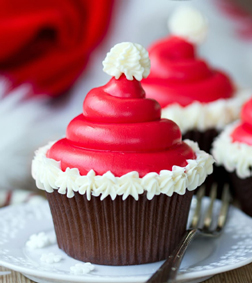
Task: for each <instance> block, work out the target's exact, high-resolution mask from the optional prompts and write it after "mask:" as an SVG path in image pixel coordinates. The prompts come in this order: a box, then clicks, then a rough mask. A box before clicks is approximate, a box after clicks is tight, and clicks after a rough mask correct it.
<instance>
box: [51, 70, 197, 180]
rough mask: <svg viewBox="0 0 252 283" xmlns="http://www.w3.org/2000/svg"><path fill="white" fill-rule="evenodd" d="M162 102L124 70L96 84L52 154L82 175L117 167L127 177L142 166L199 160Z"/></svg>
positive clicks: (141, 172) (146, 168)
mask: <svg viewBox="0 0 252 283" xmlns="http://www.w3.org/2000/svg"><path fill="white" fill-rule="evenodd" d="M160 113H161V108H160V105H159V104H158V103H157V101H155V100H153V99H147V98H145V92H144V90H143V88H142V86H141V84H140V82H139V81H137V80H135V79H134V80H132V81H129V80H127V79H126V77H125V76H124V75H122V76H121V77H120V78H119V79H118V80H116V79H115V78H112V79H111V80H110V81H109V82H108V83H107V84H106V85H104V86H102V87H98V88H95V89H92V90H91V91H90V92H89V93H88V94H87V96H86V98H85V100H84V104H83V113H82V114H80V115H79V116H77V117H75V118H74V119H73V120H72V121H71V122H70V123H69V125H68V128H67V135H66V138H64V139H61V140H59V141H58V142H56V143H55V144H54V145H53V146H52V147H51V149H50V150H49V151H48V152H47V157H49V158H53V159H55V160H57V161H61V168H62V170H65V169H66V168H67V167H70V168H78V169H79V171H80V174H81V175H86V174H87V173H88V172H89V171H90V170H91V169H93V170H94V171H95V172H96V173H97V174H99V175H102V174H104V173H106V172H107V171H111V172H112V173H113V174H114V175H115V176H122V175H124V174H126V173H128V172H131V171H138V173H139V175H140V177H143V176H144V175H146V174H147V173H149V172H157V173H159V172H160V171H161V170H164V169H167V170H171V169H172V166H173V165H177V166H186V165H187V161H186V160H187V159H195V153H194V152H193V151H192V149H191V148H190V147H189V146H188V145H187V144H185V143H184V142H182V141H181V132H180V130H179V128H178V126H177V125H176V124H175V123H174V122H172V121H171V120H167V119H160Z"/></svg>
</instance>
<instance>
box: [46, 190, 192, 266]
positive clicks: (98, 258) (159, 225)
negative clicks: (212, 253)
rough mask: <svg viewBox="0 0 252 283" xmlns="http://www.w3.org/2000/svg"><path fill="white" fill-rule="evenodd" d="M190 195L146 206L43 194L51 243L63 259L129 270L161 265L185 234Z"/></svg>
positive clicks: (143, 197)
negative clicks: (49, 214) (49, 219)
mask: <svg viewBox="0 0 252 283" xmlns="http://www.w3.org/2000/svg"><path fill="white" fill-rule="evenodd" d="M192 195H193V192H189V191H186V193H185V195H178V194H176V193H174V194H173V195H172V197H168V196H167V195H164V194H160V195H156V196H154V197H153V199H152V200H148V199H147V197H146V194H142V195H139V200H137V201H136V200H135V199H134V198H133V197H131V196H129V197H128V198H127V199H126V200H124V201H123V200H122V197H121V196H117V197H116V199H115V200H112V199H111V198H110V197H107V198H105V199H104V200H102V201H101V200H100V198H99V197H94V196H92V198H91V200H90V201H88V200H87V198H86V196H85V195H80V194H79V193H75V196H74V197H73V198H67V197H66V195H61V194H59V193H58V192H57V191H54V192H53V193H47V198H48V201H49V205H50V209H51V212H52V216H53V222H54V227H55V232H56V236H57V242H58V246H59V248H60V249H62V250H63V251H65V252H66V253H67V254H68V255H69V256H71V257H73V258H75V259H78V260H81V261H84V262H91V263H95V264H103V265H133V264H142V263H150V262H156V261H160V260H163V259H166V258H167V257H168V256H169V255H170V254H171V252H172V251H173V249H174V248H175V246H176V245H177V244H178V242H179V241H180V240H181V238H182V237H183V234H184V232H185V230H186V224H187V218H188V213H189V209H190V203H191V199H192Z"/></svg>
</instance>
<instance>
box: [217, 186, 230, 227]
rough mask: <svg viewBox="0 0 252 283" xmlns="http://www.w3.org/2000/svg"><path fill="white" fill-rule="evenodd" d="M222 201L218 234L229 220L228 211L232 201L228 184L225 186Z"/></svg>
mask: <svg viewBox="0 0 252 283" xmlns="http://www.w3.org/2000/svg"><path fill="white" fill-rule="evenodd" d="M221 200H222V205H221V209H220V214H219V217H218V224H217V228H216V232H220V231H221V230H222V228H223V227H224V225H225V223H226V220H227V215H228V209H229V204H230V200H231V195H230V188H229V185H228V184H225V185H224V188H223V192H222V197H221Z"/></svg>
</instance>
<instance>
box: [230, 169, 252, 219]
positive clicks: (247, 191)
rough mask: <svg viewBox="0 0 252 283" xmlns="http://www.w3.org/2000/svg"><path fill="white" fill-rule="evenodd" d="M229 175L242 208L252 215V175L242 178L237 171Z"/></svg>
mask: <svg viewBox="0 0 252 283" xmlns="http://www.w3.org/2000/svg"><path fill="white" fill-rule="evenodd" d="M229 177H230V182H231V185H232V187H233V190H234V193H235V198H236V199H237V200H238V202H239V203H240V206H241V209H242V210H243V211H244V212H245V213H246V214H248V215H249V216H252V177H248V178H245V179H241V178H239V177H238V176H237V174H236V172H232V173H229Z"/></svg>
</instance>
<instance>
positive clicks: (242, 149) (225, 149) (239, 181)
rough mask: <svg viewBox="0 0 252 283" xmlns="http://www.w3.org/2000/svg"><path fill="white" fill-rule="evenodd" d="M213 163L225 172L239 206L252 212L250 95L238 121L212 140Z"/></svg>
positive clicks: (251, 122) (251, 105) (251, 114)
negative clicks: (214, 160) (227, 173)
mask: <svg viewBox="0 0 252 283" xmlns="http://www.w3.org/2000/svg"><path fill="white" fill-rule="evenodd" d="M212 153H213V156H214V158H215V159H216V163H217V165H220V166H223V167H224V168H225V170H226V171H228V172H229V182H230V184H231V185H232V187H233V189H234V193H235V196H236V198H237V199H238V200H239V201H240V204H241V208H242V209H243V211H244V212H246V213H247V214H248V215H250V216H252V177H251V175H252V174H251V168H252V99H250V100H249V101H248V102H247V103H246V104H245V105H244V106H243V108H242V112H241V121H238V122H235V123H233V124H231V125H229V126H227V127H226V128H225V130H224V131H223V132H222V133H221V134H220V136H219V137H217V138H216V140H215V141H214V143H213V150H212Z"/></svg>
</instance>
